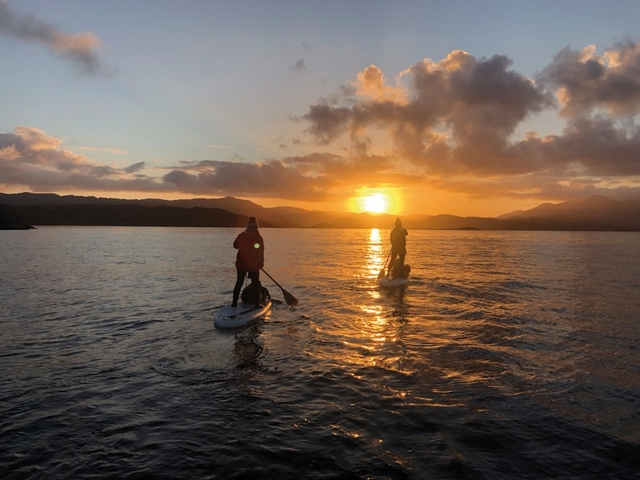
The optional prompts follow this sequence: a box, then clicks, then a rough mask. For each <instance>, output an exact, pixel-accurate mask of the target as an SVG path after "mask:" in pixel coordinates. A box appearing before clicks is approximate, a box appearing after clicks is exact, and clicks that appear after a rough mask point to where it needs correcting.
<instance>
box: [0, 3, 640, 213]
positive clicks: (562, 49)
mask: <svg viewBox="0 0 640 480" xmlns="http://www.w3.org/2000/svg"><path fill="white" fill-rule="evenodd" d="M64 3H65V5H66V2H64ZM71 3H73V4H74V8H71V7H69V6H68V5H67V6H64V7H61V6H58V5H57V2H50V1H45V0H31V1H29V2H21V1H19V0H0V36H1V37H3V39H4V42H3V43H2V47H3V50H2V54H3V57H2V59H3V67H4V69H3V71H5V72H7V73H6V74H5V75H3V76H0V91H2V92H4V93H2V94H0V100H1V101H2V119H1V120H0V172H11V174H10V175H9V174H7V175H0V193H21V192H32V193H35V192H39V193H56V194H59V195H86V196H96V197H109V198H119V199H145V198H153V199H156V198H159V199H162V200H177V199H201V198H209V199H217V198H225V197H233V198H237V199H242V200H248V201H252V202H254V203H256V204H258V205H259V206H262V207H265V208H271V207H295V208H302V209H305V210H312V211H314V210H315V211H323V212H345V211H348V212H357V213H362V212H369V213H372V214H391V215H397V216H408V215H412V214H415V215H429V216H435V215H438V214H450V215H459V216H499V215H503V214H508V213H510V212H512V211H515V210H528V209H531V208H534V207H536V206H537V205H539V204H541V203H557V202H563V201H568V200H584V199H586V198H587V197H590V196H592V195H601V196H606V197H608V198H613V199H622V198H640V167H639V166H638V161H637V159H638V155H639V151H640V147H639V146H638V142H637V138H638V125H637V122H633V121H628V119H634V118H637V116H638V115H639V114H640V101H638V98H637V94H636V91H637V88H631V87H630V88H628V89H624V88H620V85H631V86H637V85H640V75H639V74H638V69H637V67H636V66H637V65H638V62H639V61H640V39H638V38H634V37H632V36H630V37H629V38H628V39H626V40H625V41H622V39H624V38H626V35H633V34H634V32H636V31H637V26H636V23H637V22H635V19H636V18H637V17H638V15H640V3H638V2H614V3H616V4H619V3H622V4H624V5H618V6H617V8H618V10H617V11H616V14H615V18H616V19H617V20H616V22H614V23H611V24H609V23H607V22H598V21H595V22H594V20H593V19H598V18H606V17H609V16H613V13H612V12H611V6H610V2H595V3H596V5H591V4H590V8H588V9H584V8H581V6H580V2H577V0H571V1H569V2H562V5H561V6H560V5H559V6H557V10H556V12H555V15H553V19H554V20H553V21H554V22H559V23H556V24H554V25H555V26H553V25H551V24H550V23H549V22H550V21H551V19H550V18H548V17H547V15H548V12H547V9H545V8H544V7H543V6H541V5H539V4H537V3H536V2H529V3H526V5H525V6H523V5H518V4H517V2H516V3H513V2H495V3H494V2H489V4H487V5H482V6H480V5H476V4H475V3H474V2H472V3H474V5H473V7H471V6H467V7H468V8H465V9H464V10H465V14H464V15H462V16H460V15H459V13H460V12H458V9H457V8H456V7H455V6H450V5H449V4H447V3H446V2H445V3H443V5H441V6H434V5H433V4H432V2H399V3H398V4H397V5H396V4H393V5H391V4H385V3H379V4H378V3H376V5H375V6H373V5H372V6H371V8H370V13H369V15H371V16H370V17H366V19H364V18H362V11H361V8H360V6H359V4H358V3H357V2H337V3H335V4H334V3H333V2H331V3H330V4H326V3H325V2H312V4H313V5H308V6H307V7H308V8H307V7H305V8H301V7H300V8H292V5H289V2H276V3H273V2H256V3H255V5H254V3H253V2H252V7H251V8H249V7H248V6H247V5H243V4H238V2H230V3H229V4H228V5H226V6H225V8H223V9H222V10H223V11H224V14H222V13H221V12H220V10H221V8H220V6H219V5H217V2H195V3H196V4H197V5H193V6H192V8H190V9H187V10H185V9H184V8H182V6H181V4H180V3H179V2H153V3H154V9H153V15H152V18H153V22H149V18H150V17H149V12H148V11H147V9H145V8H143V7H141V6H139V5H138V6H136V7H135V8H134V7H128V6H127V7H126V8H125V7H124V6H120V7H115V6H113V5H111V2H71ZM89 3H90V4H91V5H89ZM241 3H242V2H241ZM291 3H292V4H296V2H291ZM597 4H599V5H597ZM253 7H255V8H253ZM441 7H442V8H441ZM554 8H555V7H554ZM247 10H250V11H252V12H253V13H252V14H251V15H249V16H247ZM525 11H526V13H523V12H525ZM178 17H179V18H181V21H180V22H177V23H176V22H175V18H178ZM105 18H109V19H110V20H112V21H110V22H105ZM336 18H340V19H341V21H339V22H336V21H334V20H335V19H336ZM380 18H384V19H386V20H385V31H386V32H389V33H388V35H380V32H379V31H377V29H376V28H373V26H374V25H377V24H378V23H379V22H378V21H376V20H375V19H380ZM498 18H499V19H505V20H501V25H502V24H511V23H512V22H513V25H514V26H513V28H514V32H522V33H519V34H518V35H523V37H522V38H518V40H517V41H513V39H512V38H511V37H512V35H510V34H506V35H505V34H504V32H502V31H501V29H499V28H495V26H494V25H493V23H492V22H493V21H495V19H498ZM563 18H572V22H571V26H570V28H569V26H567V25H566V22H561V21H559V20H558V19H563ZM202 19H208V21H206V22H204V21H203V20H202ZM63 20H64V21H63ZM634 22H635V23H634ZM141 25H145V28H140V26H141ZM296 25H297V26H299V25H305V26H309V28H308V29H307V28H304V29H302V30H299V29H298V28H290V27H292V26H296ZM479 25H482V26H484V27H483V29H482V30H483V32H482V34H481V35H477V34H474V35H473V36H472V37H469V35H470V32H475V31H476V28H477V27H478V26H479ZM594 25H597V28H593V26H594ZM116 26H117V27H116ZM554 29H557V31H558V33H559V35H560V34H561V36H556V35H546V36H544V38H541V37H540V36H539V35H536V36H535V37H534V40H535V41H534V43H533V45H534V47H530V45H531V42H529V41H527V39H526V35H528V34H529V33H530V32H539V31H554ZM168 31H171V32H172V35H171V38H172V42H171V48H170V49H166V48H162V46H163V45H164V43H163V42H164V41H165V38H164V37H163V36H162V32H168ZM247 31H253V32H256V35H252V36H247V35H246V32H247ZM258 32H260V33H258ZM266 32H269V34H268V35H267V34H266ZM443 32H446V38H447V39H448V40H447V41H446V42H441V39H442V38H443V37H442V35H443ZM527 32H529V33H527ZM222 38H224V39H225V40H226V41H224V42H223V41H221V40H220V39H222ZM124 39H126V41H124ZM338 39H340V40H339V41H338ZM416 39H419V40H416ZM360 45H366V46H367V48H364V49H361V48H359V47H356V46H360ZM399 45H402V48H401V50H402V55H395V54H394V55H392V56H391V57H392V60H390V58H389V52H396V51H397V50H398V49H399V47H398V46H399ZM203 46H204V47H203ZM203 48H204V50H203ZM532 48H533V50H532ZM203 51H205V52H206V55H205V56H204V57H201V55H202V53H201V52H203ZM43 59H46V61H44V60H43ZM205 59H206V61H205ZM24 65H29V66H30V69H25V68H23V67H24ZM167 65H171V68H170V69H167ZM596 66H597V69H598V75H597V76H596V77H594V78H592V77H591V76H590V74H589V72H591V69H592V68H596ZM220 72H233V73H230V74H229V75H226V74H225V75H221V74H220ZM255 72H260V75H259V76H256V75H255ZM566 72H576V73H575V75H574V74H573V73H572V74H571V75H567V74H566ZM44 79H46V81H45V80H44ZM34 92H38V93H37V94H36V93H34ZM131 92H141V93H140V94H137V93H131ZM142 92H143V94H142ZM86 118H92V119H93V120H94V121H91V122H87V121H86ZM141 126H144V127H143V128H142V127H141Z"/></svg>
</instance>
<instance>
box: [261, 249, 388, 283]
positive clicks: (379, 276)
mask: <svg viewBox="0 0 640 480" xmlns="http://www.w3.org/2000/svg"><path fill="white" fill-rule="evenodd" d="M392 250H393V248H390V249H389V254H388V255H387V259H386V260H385V261H384V267H382V270H380V273H378V278H381V277H384V271H385V270H386V269H387V263H388V262H389V257H390V256H391V251H392ZM265 273H266V272H265Z"/></svg>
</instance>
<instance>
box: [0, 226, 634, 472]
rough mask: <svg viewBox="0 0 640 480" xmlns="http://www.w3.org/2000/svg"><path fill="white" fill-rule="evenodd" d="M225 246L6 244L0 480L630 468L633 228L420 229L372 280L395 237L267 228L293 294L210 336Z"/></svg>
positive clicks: (78, 238)
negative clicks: (403, 272) (383, 282)
mask: <svg viewBox="0 0 640 480" xmlns="http://www.w3.org/2000/svg"><path fill="white" fill-rule="evenodd" d="M237 233H238V230H236V229H179V228H176V229H163V228H137V229H136V228H85V227H78V228H68V227H67V228H61V227H51V228H41V229H38V230H36V231H32V232H11V233H10V232H0V235H2V242H3V243H2V245H3V246H4V248H3V250H0V256H1V257H0V273H1V275H0V303H1V304H2V305H3V307H4V308H3V309H2V311H1V312H0V327H1V328H2V330H3V335H2V336H0V352H2V353H0V362H1V367H2V368H1V371H2V377H0V392H1V393H0V409H1V411H2V414H3V423H2V424H0V442H1V444H0V446H1V447H2V452H3V453H1V454H0V467H2V468H3V469H4V471H10V472H14V473H13V474H11V475H9V476H8V477H7V478H24V477H25V476H28V477H31V478H47V477H49V478H50V477H51V476H54V477H55V476H58V477H68V478H71V477H78V476H80V477H82V476H89V475H90V472H92V471H93V470H92V469H93V468H94V467H95V466H96V465H99V466H101V469H102V470H101V471H102V472H103V473H104V475H106V476H113V477H123V476H127V475H135V474H136V472H141V471H144V472H147V473H149V474H150V475H153V474H156V475H161V474H162V475H168V476H173V477H179V476H183V477H184V476H191V477H206V476H211V475H212V473H215V474H216V475H218V476H221V477H224V478H233V477H234V476H237V477H242V476H245V477H251V476H252V477H273V478H301V477H307V478H313V477H314V476H315V477H318V478H319V477H333V478H338V477H341V476H345V475H346V476H347V477H348V476H351V477H358V478H360V477H362V476H365V474H366V475H369V476H378V477H386V478H407V477H408V478H423V477H429V476H431V477H440V478H443V477H444V478H451V477H455V476H456V475H458V473H459V472H465V473H464V475H466V476H467V477H473V478H481V477H485V478H518V477H523V476H529V477H538V478H544V472H550V471H552V472H554V474H557V475H558V476H565V477H571V476H574V477H582V478H589V477H591V478H594V476H595V475H598V474H600V475H603V474H604V475H608V474H611V473H612V472H613V473H614V474H615V476H617V477H618V478H624V477H625V476H626V474H628V473H629V472H635V471H637V469H636V468H635V467H636V466H637V465H636V464H635V463H634V462H635V460H633V459H634V458H640V455H637V454H638V453H639V452H638V444H639V442H640V438H639V437H638V431H637V429H636V428H635V427H634V426H635V425H637V420H638V418H637V411H638V400H637V399H638V398H640V380H639V377H640V376H638V375H637V373H638V372H637V365H639V364H640V333H638V329H637V312H638V311H640V295H639V289H640V283H639V282H638V278H637V272H638V271H640V240H639V237H638V236H637V235H635V236H634V235H629V234H601V233H589V234H587V233H581V232H575V233H563V232H434V231H411V232H410V234H409V237H408V245H407V248H408V255H407V263H410V264H411V265H412V266H413V270H412V276H411V280H410V283H409V285H408V286H407V287H406V288H402V289H397V290H389V291H386V290H380V289H379V288H378V286H377V274H378V272H379V271H380V270H381V269H382V268H383V266H384V265H385V263H386V260H385V259H386V258H387V255H388V252H389V241H388V230H378V229H373V230H312V229H309V230H294V229H263V230H262V234H263V236H264V238H265V245H266V264H265V269H266V270H267V271H268V272H269V274H270V275H272V276H273V277H274V278H275V279H276V280H277V281H278V282H279V283H280V284H281V285H282V286H283V287H285V288H286V289H287V290H288V291H290V292H291V293H293V294H294V295H295V296H296V298H298V299H299V301H300V303H299V305H298V306H296V307H294V308H289V307H287V306H286V304H284V303H283V302H282V294H281V292H280V290H279V288H278V287H277V286H275V285H273V284H272V283H271V282H270V281H269V280H268V278H264V277H262V281H263V284H264V285H266V286H267V287H268V288H269V290H270V292H271V294H272V296H273V298H274V299H276V300H279V301H280V302H281V303H279V304H276V305H275V306H274V308H273V310H272V311H271V312H270V314H269V316H268V317H267V318H266V319H265V321H264V322H260V323H258V324H255V325H253V326H251V327H248V328H246V329H240V330H239V331H222V330H218V329H215V328H214V327H213V324H212V314H213V311H214V310H215V307H216V306H218V305H222V304H224V303H226V302H228V301H229V300H230V298H231V289H232V288H233V283H234V281H235V268H234V266H233V259H234V255H235V251H234V249H233V248H232V242H233V238H235V235H237ZM605 407H606V408H605ZM487 445H488V446H489V447H487ZM560 451H562V453H554V452H560ZM535 452H547V453H545V456H544V457H542V458H541V457H540V456H538V455H537V454H536V453H535ZM536 469H537V470H536ZM532 471H533V472H534V473H533V474H532V473H531V472H532ZM43 472H44V473H43ZM456 472H457V473H456ZM535 472H543V473H541V474H540V475H537V474H536V473H535Z"/></svg>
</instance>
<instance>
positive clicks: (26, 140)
mask: <svg viewBox="0 0 640 480" xmlns="http://www.w3.org/2000/svg"><path fill="white" fill-rule="evenodd" d="M15 131H16V133H0V185H5V186H14V187H15V186H20V187H22V188H27V189H29V190H32V191H36V192H42V191H46V192H50V191H56V190H65V189H80V190H97V191H150V192H162V191H166V190H167V189H166V187H165V186H164V185H162V184H161V183H160V182H158V181H157V180H156V179H154V178H152V177H147V176H145V175H136V176H132V175H131V174H132V173H134V172H137V171H140V170H141V169H142V168H143V166H144V162H139V163H137V164H133V165H131V166H129V167H127V168H125V169H119V168H115V167H111V166H109V165H104V164H101V163H96V162H94V161H92V160H91V159H89V158H87V157H85V156H84V155H78V154H75V153H73V152H71V151H69V150H64V149H63V148H62V145H63V141H62V140H61V139H59V138H56V137H53V136H51V135H47V134H46V133H45V132H43V131H41V130H38V129H36V128H33V127H24V126H22V127H16V128H15Z"/></svg>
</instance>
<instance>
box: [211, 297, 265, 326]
mask: <svg viewBox="0 0 640 480" xmlns="http://www.w3.org/2000/svg"><path fill="white" fill-rule="evenodd" d="M270 309H271V299H269V301H268V302H267V304H266V305H264V306H262V307H260V308H256V307H254V306H253V305H252V304H250V303H239V304H238V306H237V307H232V306H231V304H229V305H225V306H224V307H222V308H221V309H220V310H218V311H217V312H216V314H215V315H214V316H213V324H214V325H215V326H216V327H220V328H237V327H242V326H244V325H248V324H250V323H252V322H255V321H257V320H260V319H261V318H263V317H264V316H265V315H266V314H267V312H268V311H269V310H270Z"/></svg>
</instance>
